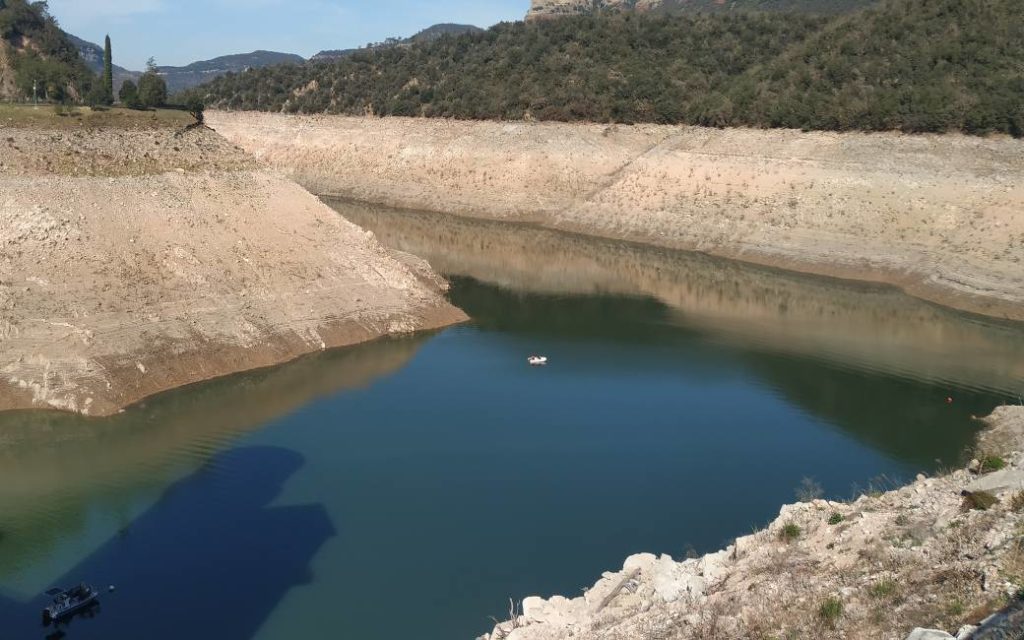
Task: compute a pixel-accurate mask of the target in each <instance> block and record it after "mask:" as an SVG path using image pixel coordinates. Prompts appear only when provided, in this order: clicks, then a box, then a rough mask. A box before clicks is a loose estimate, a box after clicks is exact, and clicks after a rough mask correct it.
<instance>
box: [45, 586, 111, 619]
mask: <svg viewBox="0 0 1024 640" xmlns="http://www.w3.org/2000/svg"><path fill="white" fill-rule="evenodd" d="M46 595H48V596H53V603H52V604H50V606H48V607H46V608H45V609H43V624H44V625H49V624H52V623H56V622H60V621H61V620H64V619H65V618H68V617H69V616H72V615H74V614H76V613H78V612H79V611H83V610H85V609H87V608H89V607H91V606H92V605H94V604H96V602H97V601H98V599H99V597H100V592H99V591H97V590H96V589H94V588H92V587H91V586H89V585H87V584H85V583H82V584H80V585H78V586H77V587H72V588H71V589H68V590H64V589H50V590H49V591H47V592H46Z"/></svg>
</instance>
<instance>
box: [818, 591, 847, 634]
mask: <svg viewBox="0 0 1024 640" xmlns="http://www.w3.org/2000/svg"><path fill="white" fill-rule="evenodd" d="M842 615H843V601H842V600H840V599H839V598H836V597H831V598H825V600H824V601H823V602H822V603H821V606H820V607H818V617H819V618H821V620H822V621H823V622H824V623H825V624H827V625H828V626H830V627H832V628H833V629H834V628H835V626H836V623H837V622H839V618H841V617H842Z"/></svg>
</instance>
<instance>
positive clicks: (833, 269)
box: [209, 112, 1024, 320]
mask: <svg viewBox="0 0 1024 640" xmlns="http://www.w3.org/2000/svg"><path fill="white" fill-rule="evenodd" d="M209 121H210V123H211V126H212V127H213V128H214V129H216V130H217V131H218V132H219V133H221V134H222V135H224V136H225V137H226V138H227V139H228V140H230V141H232V142H233V143H235V144H237V145H239V146H241V147H242V148H244V149H245V150H247V151H250V152H252V153H253V154H254V155H256V156H257V157H259V158H260V159H261V160H262V161H265V162H267V163H269V164H270V165H271V166H273V167H276V168H277V169H278V170H279V171H281V172H282V173H283V174H284V175H286V176H288V177H291V178H293V179H295V180H296V181H298V182H299V183H300V184H302V185H303V186H305V187H306V188H307V189H309V190H310V191H312V192H313V193H316V194H319V195H337V196H342V197H346V198H351V199H354V200H360V201H365V202H372V203H377V204H384V205H389V206H394V207H402V208H411V209H424V210H431V211H443V212H449V213H454V214H458V215H463V216H469V217H476V218H491V219H503V220H511V221H516V222H528V223H533V224H539V225H543V226H547V227H551V228H556V229H561V230H567V231H573V232H577V233H583V234H588V235H594V236H601V237H605V238H612V239H622V240H630V241H635V242H639V243H643V244H650V245H656V246H660V247H665V248H670V249H686V250H695V251H699V252H703V253H707V254H711V255H717V256H722V257H727V258H735V259H739V260H743V261H747V262H752V263H759V264H764V265H769V266H776V267H781V268H785V269H789V270H795V271H803V272H808V273H815V274H821V275H830V276H837V277H842V278H848V279H855V280H865V281H873V282H884V283H889V284H893V285H896V286H899V287H901V288H902V289H904V290H905V291H907V292H908V293H910V294H912V295H915V296H917V297H921V298H924V299H927V300H930V301H933V302H938V303H941V304H944V305H947V306H952V307H956V308H959V309H964V310H968V311H972V312H976V313H980V314H986V315H990V316H994V317H999V318H1009V319H1014V320H1024V263H1022V260H1024V219H1022V218H1021V216H1019V215H1017V212H1019V211H1020V210H1021V209H1022V208H1024V144H1022V143H1021V142H1020V141H1017V140H1012V139H1009V138H998V137H993V138H971V137H966V136H961V135H942V136H939V135H920V136H908V135H901V134H890V133H879V134H859V133H844V134H837V133H820V132H819V133H813V132H811V133H808V132H800V131H787V130H772V131H760V130H746V129H729V130H719V129H705V128H699V127H678V126H656V125H641V126H606V125H597V124H592V125H586V124H560V123H524V122H515V123H512V122H509V123H503V122H460V121H445V120H428V119H407V118H387V119H375V118H351V117H341V116H286V115H276V114H257V113H223V112H220V113H212V114H210V116H209Z"/></svg>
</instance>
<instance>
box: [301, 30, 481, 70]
mask: <svg viewBox="0 0 1024 640" xmlns="http://www.w3.org/2000/svg"><path fill="white" fill-rule="evenodd" d="M482 31H483V29H481V28H480V27H477V26H474V25H471V24H456V23H451V22H442V23H438V24H435V25H431V26H429V27H427V28H426V29H423V30H422V31H418V32H417V33H415V34H413V35H411V36H409V37H408V38H388V39H387V40H385V41H384V42H371V43H369V44H368V45H366V46H365V47H358V48H354V49H325V50H323V51H319V52H317V53H316V54H314V55H313V56H312V57H311V58H310V61H311V62H315V61H323V60H337V59H339V58H344V57H346V56H350V55H352V54H353V53H356V52H357V51H367V50H374V49H384V48H388V47H401V46H407V45H411V44H415V43H420V42H431V41H433V40H436V39H438V38H441V37H444V36H446V35H454V36H458V35H462V34H464V33H480V32H482Z"/></svg>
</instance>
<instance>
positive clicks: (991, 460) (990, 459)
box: [978, 455, 1006, 473]
mask: <svg viewBox="0 0 1024 640" xmlns="http://www.w3.org/2000/svg"><path fill="white" fill-rule="evenodd" d="M1004 468H1006V460H1003V459H1002V457H1000V456H994V455H988V456H984V457H983V458H982V459H981V465H980V466H979V467H978V473H991V472H993V471H999V470H1000V469H1004Z"/></svg>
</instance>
